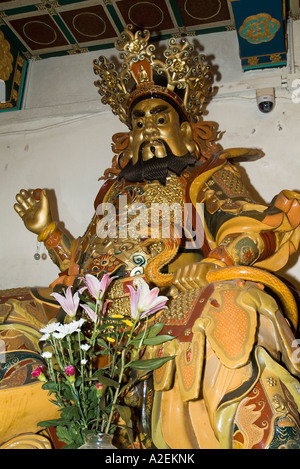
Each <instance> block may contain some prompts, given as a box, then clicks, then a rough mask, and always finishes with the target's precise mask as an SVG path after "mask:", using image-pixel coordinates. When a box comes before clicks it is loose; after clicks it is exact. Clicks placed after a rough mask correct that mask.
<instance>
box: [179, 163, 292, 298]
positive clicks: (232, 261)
mask: <svg viewBox="0 0 300 469" xmlns="http://www.w3.org/2000/svg"><path fill="white" fill-rule="evenodd" d="M234 171H235V174H237V172H236V170H234ZM217 175H218V174H217ZM238 176H239V175H238ZM239 177H240V176H239ZM210 181H211V183H210V184H208V188H209V189H210V192H208V193H209V196H210V198H207V199H206V200H204V205H205V213H206V216H208V219H209V220H208V223H206V227H205V229H206V230H207V229H208V232H209V233H208V235H209V238H210V241H211V243H210V248H211V249H210V252H209V254H207V256H206V258H205V259H204V260H203V261H201V262H200V263H198V264H194V265H189V266H185V267H183V268H181V269H179V270H178V271H177V272H176V273H175V276H174V283H175V285H176V286H177V287H178V288H179V289H191V288H195V287H197V286H198V287H199V286H200V287H203V286H205V285H207V280H206V274H207V272H208V271H210V270H212V269H216V268H220V267H230V266H254V267H260V268H263V269H267V270H270V271H278V270H280V269H281V268H283V267H284V266H285V265H286V264H287V262H288V260H289V257H290V256H291V255H292V254H293V253H294V252H296V251H297V250H298V248H299V241H300V203H299V202H300V194H299V193H297V192H294V191H282V192H281V193H280V194H278V195H277V196H276V197H275V198H274V199H273V201H272V202H271V204H270V206H262V205H260V204H258V203H255V202H254V201H253V200H252V201H251V200H249V199H248V198H247V199H244V200H243V199H240V201H239V202H238V204H237V207H238V208H237V211H236V213H233V212H231V214H229V212H228V211H226V210H225V205H223V206H222V205H221V204H220V206H219V209H218V210H211V206H212V205H211V192H212V191H211V189H212V188H213V187H214V184H215V182H216V179H214V178H212V179H211V180H209V182H210ZM219 189H220V188H219ZM243 190H244V189H243ZM216 195H217V194H216V193H215V194H214V197H215V199H214V200H216V201H217V202H218V200H217V197H216ZM235 200H238V198H236V199H235ZM223 207H224V209H223ZM209 210H210V212H211V213H209ZM212 227H213V228H214V229H211V228H212ZM216 227H217V228H216ZM209 228H210V229H209Z"/></svg>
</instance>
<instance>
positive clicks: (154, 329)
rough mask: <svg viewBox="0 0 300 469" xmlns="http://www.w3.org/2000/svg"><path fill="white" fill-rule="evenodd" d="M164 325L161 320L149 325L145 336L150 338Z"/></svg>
mask: <svg viewBox="0 0 300 469" xmlns="http://www.w3.org/2000/svg"><path fill="white" fill-rule="evenodd" d="M164 325H165V324H164V323H163V322H162V323H158V324H154V325H153V326H151V327H149V329H148V332H147V338H148V339H151V337H155V336H157V334H159V333H160V331H162V329H163V327H164Z"/></svg>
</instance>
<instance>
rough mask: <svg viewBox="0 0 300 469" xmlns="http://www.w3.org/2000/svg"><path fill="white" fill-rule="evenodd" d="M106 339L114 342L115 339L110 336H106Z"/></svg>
mask: <svg viewBox="0 0 300 469" xmlns="http://www.w3.org/2000/svg"><path fill="white" fill-rule="evenodd" d="M106 340H108V342H115V339H113V338H112V337H106Z"/></svg>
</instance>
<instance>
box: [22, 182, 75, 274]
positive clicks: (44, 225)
mask: <svg viewBox="0 0 300 469" xmlns="http://www.w3.org/2000/svg"><path fill="white" fill-rule="evenodd" d="M16 200H17V203H16V204H15V205H14V209H15V211H16V212H17V213H18V215H19V216H20V217H21V218H22V220H23V222H24V225H25V227H26V228H27V229H28V230H29V231H31V232H32V233H35V234H36V235H37V236H38V241H39V242H43V243H44V245H45V247H46V249H47V250H48V253H49V256H50V258H51V259H52V261H53V262H54V263H55V264H56V265H57V266H58V267H59V269H60V270H61V271H62V272H64V271H65V270H66V269H67V268H68V267H69V264H70V259H71V244H72V241H73V238H71V237H70V236H69V235H68V234H67V233H66V232H64V231H63V230H62V229H61V228H59V227H58V224H57V222H55V221H54V220H53V218H52V214H51V209H50V204H49V199H48V196H47V193H46V191H45V190H40V189H37V190H34V191H26V190H24V189H22V190H21V191H20V192H19V193H18V194H17V196H16Z"/></svg>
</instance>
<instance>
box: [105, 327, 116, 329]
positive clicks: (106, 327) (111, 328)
mask: <svg viewBox="0 0 300 469" xmlns="http://www.w3.org/2000/svg"><path fill="white" fill-rule="evenodd" d="M114 328H115V326H106V329H114Z"/></svg>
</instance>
